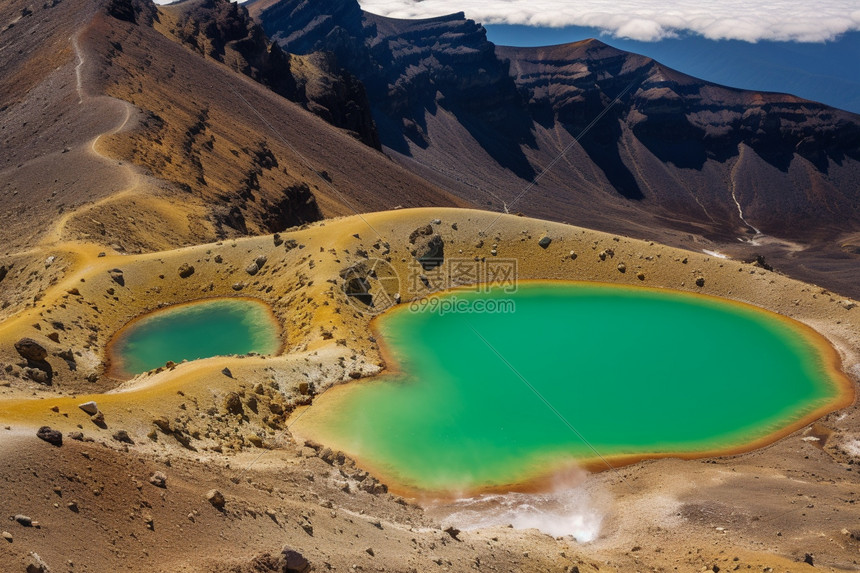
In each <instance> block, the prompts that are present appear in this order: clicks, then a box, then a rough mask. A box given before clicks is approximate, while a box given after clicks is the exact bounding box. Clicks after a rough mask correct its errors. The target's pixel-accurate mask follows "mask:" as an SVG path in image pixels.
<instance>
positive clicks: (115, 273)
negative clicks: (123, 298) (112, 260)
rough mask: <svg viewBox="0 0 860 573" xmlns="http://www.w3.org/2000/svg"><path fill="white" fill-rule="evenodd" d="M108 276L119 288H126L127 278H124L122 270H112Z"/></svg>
mask: <svg viewBox="0 0 860 573" xmlns="http://www.w3.org/2000/svg"><path fill="white" fill-rule="evenodd" d="M108 274H109V275H110V278H111V280H112V281H113V282H115V283H116V284H118V285H119V286H125V277H124V276H123V273H122V270H121V269H111V270H109V271H108Z"/></svg>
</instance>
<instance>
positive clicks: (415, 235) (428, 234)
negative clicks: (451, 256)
mask: <svg viewBox="0 0 860 573" xmlns="http://www.w3.org/2000/svg"><path fill="white" fill-rule="evenodd" d="M409 243H410V244H411V245H412V248H411V249H410V254H411V255H412V256H413V257H415V260H416V261H418V262H419V263H421V266H422V267H424V269H432V268H435V267H438V266H439V265H441V264H442V262H443V260H444V259H445V242H444V241H443V240H442V236H441V235H439V234H438V233H437V232H436V231H435V230H434V229H433V226H432V225H425V226H424V227H418V228H417V229H415V230H414V231H412V233H411V234H410V235H409Z"/></svg>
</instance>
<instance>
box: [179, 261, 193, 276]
mask: <svg viewBox="0 0 860 573" xmlns="http://www.w3.org/2000/svg"><path fill="white" fill-rule="evenodd" d="M193 274H194V267H193V266H191V265H189V264H188V263H182V265H180V267H179V277H180V278H183V279H187V278H188V277H190V276H191V275H193Z"/></svg>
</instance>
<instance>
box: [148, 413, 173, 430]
mask: <svg viewBox="0 0 860 573" xmlns="http://www.w3.org/2000/svg"><path fill="white" fill-rule="evenodd" d="M152 423H153V424H155V425H156V427H157V428H158V429H159V430H161V431H162V432H164V433H165V434H169V433H171V432H172V430H171V429H170V420H168V419H167V418H165V417H164V416H161V417H159V418H156V419H154V420H153V421H152Z"/></svg>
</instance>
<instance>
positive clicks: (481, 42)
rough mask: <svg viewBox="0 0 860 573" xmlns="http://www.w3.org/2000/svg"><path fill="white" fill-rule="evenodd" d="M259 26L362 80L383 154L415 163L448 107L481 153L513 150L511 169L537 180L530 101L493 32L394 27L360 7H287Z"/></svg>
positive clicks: (457, 22)
mask: <svg viewBox="0 0 860 573" xmlns="http://www.w3.org/2000/svg"><path fill="white" fill-rule="evenodd" d="M252 9H254V8H253V6H252ZM255 17H256V18H257V19H258V20H259V21H260V22H261V23H262V25H263V28H264V30H266V32H267V33H268V34H269V35H270V36H271V37H272V38H273V39H274V40H275V41H276V42H278V43H279V44H280V45H281V46H282V47H283V48H284V50H286V51H288V52H290V53H295V54H314V53H320V52H326V53H330V54H331V55H332V56H333V57H334V58H335V60H336V62H337V65H338V66H340V67H343V68H345V69H346V70H348V71H349V72H350V73H351V74H353V75H354V76H356V77H357V78H358V79H359V80H361V82H362V83H363V84H364V86H365V88H366V90H367V94H368V97H369V99H370V102H371V105H372V108H373V113H374V119H375V120H376V123H377V125H378V126H379V130H380V137H381V139H382V143H383V144H384V145H386V146H388V147H391V148H394V149H396V150H398V151H400V152H402V153H407V154H408V153H409V143H410V142H411V144H413V145H418V146H420V147H426V146H428V145H429V144H430V141H429V139H428V138H427V130H426V115H427V114H431V115H435V114H436V113H437V111H438V108H439V107H441V108H443V109H445V110H446V111H448V112H449V113H451V114H453V115H454V116H456V117H457V119H458V120H459V121H460V122H462V123H463V124H465V125H469V126H470V131H471V132H472V134H473V135H474V136H475V137H476V139H477V140H478V141H479V143H481V145H482V146H485V147H486V148H487V149H488V150H490V151H491V152H493V153H496V152H498V150H499V149H501V148H504V149H505V151H506V152H507V153H508V154H509V155H510V154H513V156H515V157H517V158H518V159H519V162H517V161H513V162H511V161H508V163H509V164H510V165H511V167H512V168H513V169H515V170H517V171H518V172H519V173H521V174H522V175H523V176H530V175H532V170H531V167H530V166H528V164H527V162H526V161H525V160H524V158H522V157H518V146H519V145H520V144H522V143H523V142H530V141H531V134H530V131H529V121H528V114H527V109H526V106H525V101H524V100H523V99H522V97H521V95H520V93H519V91H518V90H517V87H516V85H515V84H514V82H513V79H512V77H511V75H510V73H509V67H508V63H507V62H505V61H503V60H500V59H498V58H496V57H495V46H494V45H493V44H492V43H490V42H488V41H487V37H486V31H485V30H484V28H483V27H482V26H480V25H478V24H477V23H475V22H474V21H472V20H468V19H466V17H465V16H464V15H463V14H462V13H459V14H453V15H451V16H443V17H440V18H431V19H427V20H414V21H407V20H393V19H389V18H383V17H381V16H376V15H374V14H369V13H362V11H361V8H360V7H359V5H358V2H356V1H355V0H335V1H333V2H326V3H324V4H323V3H312V2H307V1H305V0H282V1H281V2H278V3H276V4H273V5H271V6H269V7H266V8H263V9H261V10H259V11H258V12H255ZM488 132H494V133H493V137H486V134H487V133H488Z"/></svg>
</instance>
